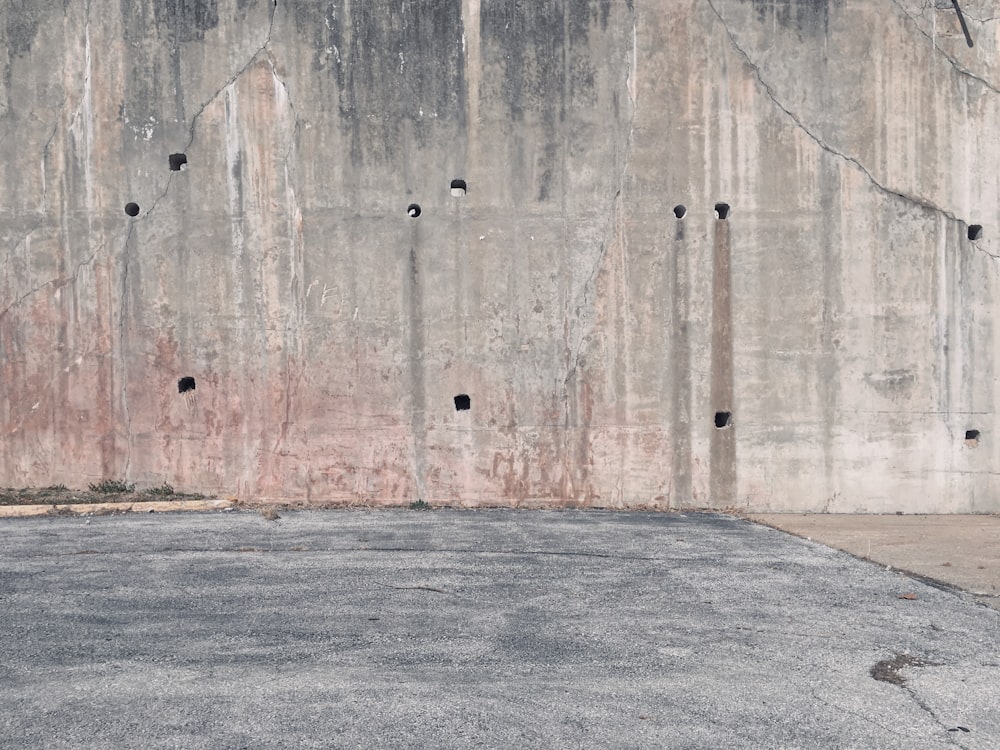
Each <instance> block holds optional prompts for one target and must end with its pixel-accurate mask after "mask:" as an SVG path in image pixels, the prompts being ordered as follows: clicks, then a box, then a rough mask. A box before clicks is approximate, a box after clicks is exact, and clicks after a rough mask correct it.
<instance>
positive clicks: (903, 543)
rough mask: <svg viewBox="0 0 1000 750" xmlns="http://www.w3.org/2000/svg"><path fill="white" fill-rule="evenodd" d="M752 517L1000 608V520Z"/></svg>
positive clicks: (839, 515) (965, 517)
mask: <svg viewBox="0 0 1000 750" xmlns="http://www.w3.org/2000/svg"><path fill="white" fill-rule="evenodd" d="M750 518H751V519H752V520H754V521H757V522H759V523H765V524H767V525H768V526H773V527H775V528H778V529H781V530H783V531H787V532H789V533H792V534H797V535H799V536H801V537H805V538H806V539H812V540H815V541H817V542H821V543H823V544H826V545H829V546H831V547H836V548H837V549H841V550H844V551H846V552H850V553H851V554H853V555H857V556H859V557H863V558H866V559H868V560H872V561H873V562H877V563H881V564H882V565H891V566H892V567H894V568H900V569H902V570H906V571H910V572H912V573H916V574H917V575H921V576H926V577H928V578H933V579H934V580H936V581H941V582H943V583H947V584H949V585H951V586H957V587H959V588H961V589H964V590H965V591H969V592H971V593H973V594H976V595H977V598H978V599H979V600H980V601H981V602H983V603H984V604H987V605H989V606H991V607H994V608H996V609H1000V516H987V515H930V516H928V515H915V516H897V515H889V516H885V515H852V514H846V513H809V514H799V513H767V514H755V515H752V516H750Z"/></svg>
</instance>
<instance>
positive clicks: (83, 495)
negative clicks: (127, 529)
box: [0, 482, 212, 505]
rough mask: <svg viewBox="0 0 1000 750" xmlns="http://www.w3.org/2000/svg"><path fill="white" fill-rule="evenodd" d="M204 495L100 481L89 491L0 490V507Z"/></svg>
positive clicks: (60, 487)
mask: <svg viewBox="0 0 1000 750" xmlns="http://www.w3.org/2000/svg"><path fill="white" fill-rule="evenodd" d="M210 499H212V498H211V497H210V496H208V495H199V494H196V493H189V492H177V491H175V490H174V488H173V487H171V486H170V485H169V484H164V485H160V486H159V487H148V488H146V489H141V490H139V489H136V487H135V485H133V484H127V483H125V482H102V483H100V484H95V485H91V487H90V489H86V490H79V489H70V488H68V487H65V486H63V485H54V486H51V487H22V488H21V489H14V488H11V487H7V488H0V505H73V504H76V503H88V504H90V503H140V502H149V501H150V500H167V501H170V500H210Z"/></svg>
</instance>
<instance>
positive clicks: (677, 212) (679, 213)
mask: <svg viewBox="0 0 1000 750" xmlns="http://www.w3.org/2000/svg"><path fill="white" fill-rule="evenodd" d="M687 212H688V210H687V207H686V206H685V205H684V204H683V203H678V204H677V205H676V206H674V216H676V217H677V218H678V219H683V218H684V214H686V213H687Z"/></svg>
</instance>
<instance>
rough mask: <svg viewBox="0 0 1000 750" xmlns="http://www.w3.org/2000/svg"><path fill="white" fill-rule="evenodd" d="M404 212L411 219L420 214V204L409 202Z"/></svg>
mask: <svg viewBox="0 0 1000 750" xmlns="http://www.w3.org/2000/svg"><path fill="white" fill-rule="evenodd" d="M406 213H407V215H408V216H409V217H410V218H411V219H415V218H417V217H418V216H420V206H418V205H417V204H416V203H411V204H410V205H409V206H407V207H406Z"/></svg>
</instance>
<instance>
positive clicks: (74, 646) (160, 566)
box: [0, 510, 1000, 750]
mask: <svg viewBox="0 0 1000 750" xmlns="http://www.w3.org/2000/svg"><path fill="white" fill-rule="evenodd" d="M281 515H282V517H281V518H279V519H278V520H275V521H268V520H266V519H265V518H263V517H262V516H261V515H260V514H258V513H249V512H216V513H203V514H173V515H158V514H147V515H125V516H98V517H93V518H81V517H52V518H18V519H6V520H4V521H2V522H0V534H2V539H3V541H2V543H0V638H2V644H3V648H2V649H0V705H2V706H3V709H2V710H0V747H3V748H45V749H46V750H55V749H57V748H74V750H79V749H82V748H185V749H186V750H187V749H191V748H213V749H218V748H408V747H413V748H483V747H490V748H611V747H614V748H715V747H718V748H826V747H829V748H851V747H854V748H906V749H907V750H913V749H914V748H939V747H963V748H992V749H995V748H997V747H1000V612H997V611H995V610H992V609H989V608H986V607H983V606H980V605H978V604H977V603H976V602H975V601H974V600H973V599H972V597H971V596H970V595H968V594H965V593H962V592H959V591H957V590H951V589H948V588H946V587H939V586H934V585H930V584H928V583H925V582H922V581H918V580H915V579H913V578H910V577H907V576H906V575H903V574H901V573H899V572H897V571H895V570H892V569H887V568H886V567H885V566H881V565H876V564H874V563H870V562H865V561H862V560H858V559H856V558H854V557H851V556H850V555H848V554H846V553H843V552H839V551H836V550H832V549H829V548H827V547H824V546H821V545H819V544H816V543H813V542H811V541H808V540H805V539H801V538H797V537H794V536H790V535H787V534H784V533H782V532H780V531H777V530H775V529H772V528H768V527H766V526H762V525H757V524H753V523H749V522H747V521H744V520H741V519H738V518H734V517H730V516H725V515H709V514H665V513H664V514H654V513H628V514H625V513H613V512H600V511H591V512H587V511H564V512H524V511H503V510H493V511H450V510H435V511H423V512H421V511H407V510H396V511H387V510H378V511H299V512H282V513H281Z"/></svg>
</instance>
